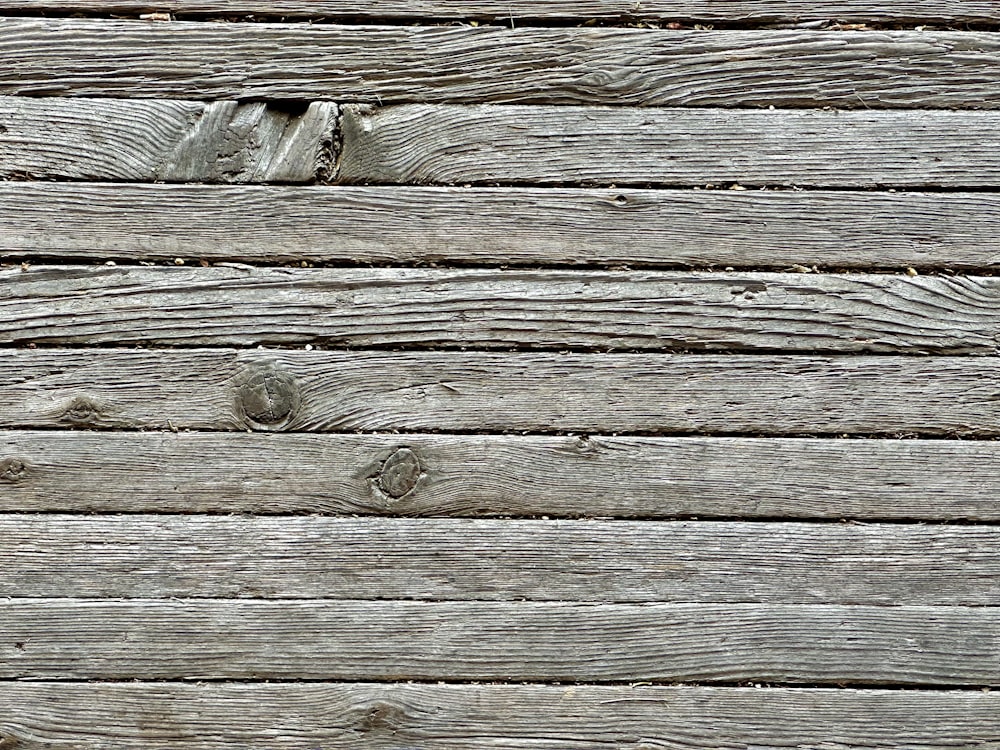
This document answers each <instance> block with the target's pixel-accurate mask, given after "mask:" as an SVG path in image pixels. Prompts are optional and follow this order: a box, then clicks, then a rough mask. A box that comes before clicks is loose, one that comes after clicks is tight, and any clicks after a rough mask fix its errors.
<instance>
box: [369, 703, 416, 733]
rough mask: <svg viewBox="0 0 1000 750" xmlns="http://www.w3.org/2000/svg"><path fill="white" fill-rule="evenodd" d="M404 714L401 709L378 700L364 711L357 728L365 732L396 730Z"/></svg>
mask: <svg viewBox="0 0 1000 750" xmlns="http://www.w3.org/2000/svg"><path fill="white" fill-rule="evenodd" d="M404 716H405V714H404V713H403V711H401V710H400V709H399V708H397V707H396V706H392V705H390V704H388V703H382V702H381V701H379V702H377V703H375V704H374V705H372V706H371V708H370V709H368V711H366V712H365V714H364V716H362V718H361V721H360V722H359V726H358V729H359V730H361V731H362V732H365V733H367V732H375V731H378V730H382V731H388V732H396V731H398V729H399V727H400V726H401V725H402V719H403V718H404Z"/></svg>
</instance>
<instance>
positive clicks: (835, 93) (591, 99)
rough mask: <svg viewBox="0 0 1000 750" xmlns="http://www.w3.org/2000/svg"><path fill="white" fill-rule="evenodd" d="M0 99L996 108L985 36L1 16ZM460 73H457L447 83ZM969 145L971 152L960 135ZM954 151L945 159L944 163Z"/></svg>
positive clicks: (997, 84)
mask: <svg viewBox="0 0 1000 750" xmlns="http://www.w3.org/2000/svg"><path fill="white" fill-rule="evenodd" d="M0 33H2V35H3V38H4V40H5V44H4V46H3V47H0V93H6V94H30V95H34V96H39V95H72V96H121V97H178V98H193V99H303V100H310V99H332V100H336V101H361V102H371V103H375V102H383V103H397V102H414V101H425V102H445V101H463V102H506V103H512V102H521V103H526V104H527V103H545V102H548V103H553V104H556V103H558V104H569V103H574V102H576V103H605V104H614V105H685V106H686V105H697V106H757V105H765V106H766V105H775V106H779V105H780V106H796V107H813V106H827V105H829V106H837V107H855V108H865V107H872V108H876V107H907V108H912V107H974V108H994V109H995V108H997V107H998V106H1000V81H998V80H997V76H996V75H995V72H996V69H997V66H998V65H1000V41H998V40H997V38H996V37H995V36H994V35H992V34H990V33H988V32H948V31H923V32H921V31H884V32H883V31H878V32H876V31H864V32H858V31H843V32H822V31H811V30H795V31H673V30H651V29H615V28H550V29H539V28H520V29H510V28H506V27H504V26H490V27H486V26H484V27H479V28H472V27H467V26H466V27H462V26H443V27H429V26H424V27H416V26H382V27H379V26H333V25H304V24H245V25H244V24H205V23H196V22H182V21H178V22H173V23H156V22H146V21H112V20H107V19H45V18H10V17H8V18H3V19H2V20H0ZM456 71H460V73H456ZM965 143H966V145H967V147H970V148H971V147H973V146H975V145H977V141H976V139H975V137H974V136H973V135H972V134H969V137H968V139H967V141H965ZM949 151H950V149H947V148H942V149H941V150H940V153H941V155H942V156H946V155H947V154H948V153H949Z"/></svg>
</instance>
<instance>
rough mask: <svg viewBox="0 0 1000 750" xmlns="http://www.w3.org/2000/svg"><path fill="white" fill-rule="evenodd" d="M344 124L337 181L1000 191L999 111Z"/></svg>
mask: <svg viewBox="0 0 1000 750" xmlns="http://www.w3.org/2000/svg"><path fill="white" fill-rule="evenodd" d="M761 80H764V81H766V82H767V83H768V85H773V80H774V79H773V78H772V77H769V76H768V77H765V78H763V79H761ZM956 91H963V92H964V93H965V94H966V95H967V96H971V92H970V91H969V90H968V88H966V87H960V88H957V89H956ZM967 101H968V100H967ZM342 128H343V139H344V142H343V158H342V160H341V162H340V165H339V170H338V179H339V180H340V181H341V182H345V183H346V182H376V183H441V184H453V183H459V184H465V183H468V184H476V183H497V182H499V183H510V184H517V183H547V184H563V183H572V184H600V183H614V184H617V185H625V184H660V185H703V184H718V183H730V182H731V183H743V184H746V185H782V186H793V185H799V186H803V187H826V186H829V187H859V186H860V187H875V186H889V187H892V186H897V187H899V186H909V187H952V188H960V187H992V186H996V185H998V184H1000V155H998V154H1000V136H998V135H997V133H998V132H1000V114H998V113H995V112H951V111H930V110H927V111H920V112H871V111H863V112H838V111H821V110H813V111H787V110H774V111H770V110H765V111H752V110H751V111H728V110H719V109H713V110H706V111H693V110H690V109H636V108H612V107H543V106H539V107H524V106H506V107H501V106H492V105H488V104H487V105H426V104H414V105H404V106H398V107H383V108H373V107H368V106H363V105H350V106H347V107H345V108H344V116H343V120H342Z"/></svg>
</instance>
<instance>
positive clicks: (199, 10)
mask: <svg viewBox="0 0 1000 750" xmlns="http://www.w3.org/2000/svg"><path fill="white" fill-rule="evenodd" d="M0 8H2V9H6V10H29V11H41V10H61V11H65V10H76V11H85V12H92V13H109V12H113V13H142V12H146V11H153V10H157V11H163V10H167V11H171V12H174V13H181V14H204V15H216V14H219V15H231V14H255V15H261V16H265V17H275V16H289V17H313V18H315V17H322V18H324V19H328V18H333V19H337V18H343V19H349V20H356V19H368V20H379V19H407V20H412V19H467V18H477V19H486V20H498V21H503V22H507V23H509V22H510V20H511V19H514V21H515V25H516V24H517V23H518V22H523V21H525V20H529V21H530V20H533V21H544V20H548V19H592V18H598V19H606V20H627V21H637V20H647V21H657V20H677V19H680V20H696V21H711V22H715V23H719V22H726V21H737V22H743V23H749V22H758V23H781V22H786V23H792V22H797V21H827V20H840V21H849V22H854V23H859V22H874V23H945V24H963V23H997V22H1000V10H998V9H997V6H996V4H995V3H992V2H982V1H981V0H951V1H950V2H949V1H947V0H915V1H914V2H899V1H898V0H892V1H891V2H888V3H878V4H875V3H873V2H871V0H834V1H833V2H824V3H813V2H803V1H802V0H729V1H728V2H725V3H719V2H713V1H712V0H643V2H635V0H463V2H454V1H453V0H380V1H379V2H377V3H357V2H353V3H352V2H345V0H159V1H157V0H3V2H0Z"/></svg>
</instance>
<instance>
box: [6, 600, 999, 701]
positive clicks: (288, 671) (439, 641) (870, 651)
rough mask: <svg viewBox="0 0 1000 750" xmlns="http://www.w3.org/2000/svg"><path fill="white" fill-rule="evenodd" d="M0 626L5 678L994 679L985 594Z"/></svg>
mask: <svg viewBox="0 0 1000 750" xmlns="http://www.w3.org/2000/svg"><path fill="white" fill-rule="evenodd" d="M0 629H2V632H4V633H5V635H6V639H5V643H4V645H3V646H2V652H3V654H4V655H5V656H6V657H7V658H6V659H5V660H3V661H0V678H4V679H15V678H17V679H23V678H31V679H63V680H82V679H121V680H127V679H171V680H173V679H185V680H198V679H310V680H313V679H317V680H324V679H330V680H333V679H337V680H406V679H417V680H462V681H464V680H484V681H492V680H512V681H546V682H547V681H566V680H569V681H583V682H586V681H599V682H600V681H622V682H635V681H646V680H652V681H678V682H688V681H699V682H702V681H704V682H718V681H724V682H745V681H758V680H759V681H762V682H776V683H792V684H817V685H818V684H831V685H833V684H839V683H847V684H857V685H861V684H867V685H880V684H895V685H911V686H921V685H924V686H937V685H952V686H972V685H977V686H978V685H998V684H1000V615H998V614H997V609H996V608H993V607H920V606H900V607H866V606H850V607H845V606H838V605H782V604H770V605H762V604H579V603H561V602H412V601H381V602H380V601H308V600H305V601H303V600H299V601H282V602H274V601H264V600H243V601H241V600H232V599H229V600H218V599H198V600H186V601H185V600H156V599H145V600H125V601H111V600H84V599H9V600H6V601H0ZM17 644H20V646H18V645H17Z"/></svg>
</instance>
